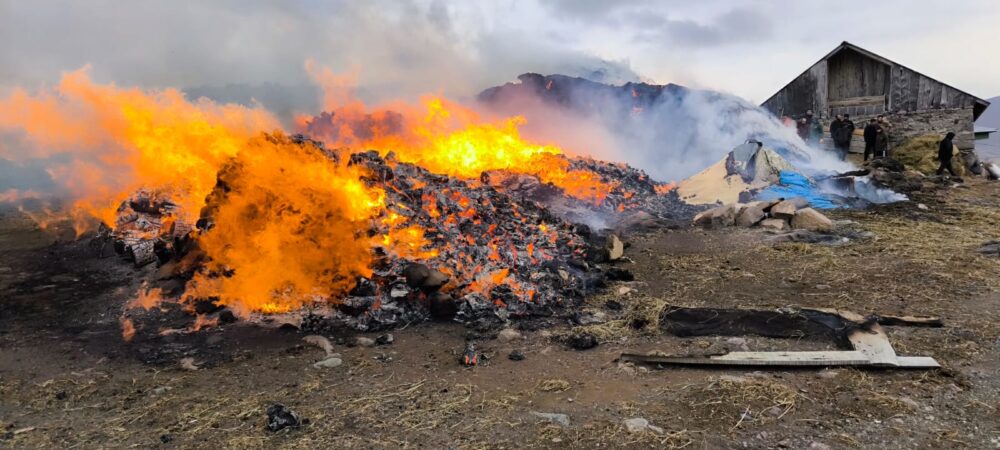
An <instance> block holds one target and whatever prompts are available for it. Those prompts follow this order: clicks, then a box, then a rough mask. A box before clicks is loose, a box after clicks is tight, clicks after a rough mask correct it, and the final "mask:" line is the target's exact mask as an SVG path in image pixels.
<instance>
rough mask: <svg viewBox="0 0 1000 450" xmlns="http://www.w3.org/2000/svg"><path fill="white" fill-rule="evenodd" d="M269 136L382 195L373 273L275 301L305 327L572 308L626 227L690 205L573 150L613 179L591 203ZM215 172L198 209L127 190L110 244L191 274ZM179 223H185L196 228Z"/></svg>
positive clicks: (495, 319)
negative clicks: (193, 217) (348, 170)
mask: <svg viewBox="0 0 1000 450" xmlns="http://www.w3.org/2000/svg"><path fill="white" fill-rule="evenodd" d="M274 139H286V140H289V141H290V142H293V143H295V144H296V145H302V146H308V147H309V148H315V149H316V150H317V151H320V152H322V153H323V155H325V157H327V158H329V159H331V160H333V161H334V162H340V163H343V162H344V161H346V162H347V164H348V165H351V166H360V167H362V168H364V169H365V170H363V171H361V172H362V173H364V174H365V175H363V177H362V181H363V182H364V183H365V184H366V185H367V186H369V187H371V188H377V189H380V190H382V191H384V192H385V199H384V207H382V208H381V209H380V210H379V212H378V214H377V215H376V216H375V217H372V218H371V223H370V227H369V228H368V231H367V236H366V238H368V239H369V240H370V242H371V245H370V251H371V254H372V261H373V262H372V264H371V267H370V269H371V272H370V276H362V277H357V279H356V280H353V281H352V284H353V287H352V288H351V289H349V290H348V291H347V292H343V293H341V294H340V295H336V296H335V298H333V297H331V298H324V299H321V300H318V301H312V302H310V303H308V304H307V306H305V307H303V308H301V309H300V310H297V311H293V312H291V313H285V314H286V317H294V318H296V320H298V321H299V323H300V326H301V327H302V328H303V329H310V330H317V331H324V330H332V329H337V328H345V327H346V328H352V329H358V330H377V329H385V328H391V327H395V326H400V325H403V324H407V323H412V322H419V321H425V320H430V319H444V320H449V319H454V320H457V321H459V322H462V323H465V324H467V325H470V326H473V327H476V328H493V327H497V326H500V325H502V324H504V323H505V322H507V321H508V320H514V319H523V318H529V317H535V318H539V317H549V316H554V315H560V314H562V313H566V314H572V312H573V310H574V307H576V306H578V305H579V304H580V303H581V301H582V300H583V298H584V297H585V296H587V295H589V294H591V293H593V292H595V291H596V290H597V289H600V288H601V287H603V286H604V285H605V283H606V282H607V281H609V280H616V279H630V277H631V274H630V273H628V271H627V270H625V269H624V268H623V267H622V266H620V265H615V263H616V262H617V261H620V260H621V259H622V258H623V249H624V244H623V242H622V241H621V239H620V238H619V236H620V235H621V234H622V233H623V232H628V231H629V230H631V229H634V228H635V227H636V226H641V225H644V224H649V223H662V222H664V221H668V222H678V223H679V222H682V221H687V220H690V217H691V216H692V215H693V214H694V213H695V212H696V211H697V210H698V208H697V207H691V206H689V205H686V204H685V203H683V202H682V201H680V200H679V198H677V196H676V194H675V193H674V192H673V191H672V190H671V189H670V186H667V185H664V184H662V183H658V182H655V181H653V180H651V179H650V178H649V177H648V176H647V175H646V174H645V173H643V172H642V171H639V170H636V169H634V168H631V167H628V166H626V165H623V164H611V163H604V162H599V161H593V160H585V159H573V160H571V165H572V167H573V168H574V169H576V168H580V169H586V170H587V171H589V172H591V173H593V174H594V176H595V177H597V178H599V179H600V180H602V181H604V182H605V183H608V184H610V185H612V186H613V188H612V190H611V192H610V193H608V195H607V196H606V198H604V199H603V201H601V202H599V203H595V202H594V201H592V200H585V199H578V198H574V197H571V196H567V195H563V194H562V193H561V190H560V189H559V188H557V187H555V186H553V185H550V184H545V183H542V182H540V181H539V180H538V179H537V178H535V177H532V176H530V175H523V174H515V173H512V172H507V171H491V172H484V173H483V174H482V176H481V177H480V178H479V179H474V180H467V179H461V178H457V177H449V176H445V175H439V174H435V173H431V172H429V171H428V170H426V169H424V168H422V167H420V166H417V165H414V164H409V163H404V162H401V161H399V160H398V159H397V158H396V157H395V156H394V154H393V153H391V152H390V153H387V154H380V153H379V152H377V151H367V152H359V153H353V154H350V155H348V154H346V152H340V151H331V150H327V149H324V148H323V146H322V144H320V143H318V142H315V141H311V140H309V139H307V138H304V137H301V136H295V137H292V138H288V137H283V136H276V137H274ZM340 158H346V160H341V159H340ZM224 171H225V169H223V171H222V172H224ZM222 172H220V177H219V178H220V182H219V184H218V185H217V186H216V188H215V190H214V191H213V193H212V194H210V195H209V196H208V198H207V200H206V206H205V208H204V209H203V211H202V214H201V217H200V218H199V219H198V220H197V222H196V223H191V221H190V220H189V219H188V218H187V217H185V216H184V215H183V213H184V212H183V211H178V210H177V208H176V207H174V206H172V205H171V204H169V202H167V201H165V200H157V199H156V196H155V195H154V194H151V193H141V194H137V197H136V198H133V199H130V200H129V201H127V202H126V203H125V204H124V205H123V207H122V208H121V209H120V210H119V220H118V222H117V223H116V226H115V228H114V230H112V231H111V233H110V236H113V239H114V243H115V248H116V249H117V250H119V253H121V254H123V255H130V256H131V258H132V259H133V261H134V262H135V263H136V264H137V265H142V264H145V263H149V262H152V261H154V260H156V261H158V262H159V263H160V264H165V263H168V262H170V261H180V260H182V261H183V263H182V264H174V266H176V267H177V268H178V269H177V270H176V277H177V278H180V279H184V278H190V277H191V276H192V274H193V272H194V271H197V270H199V266H200V264H202V263H203V262H204V258H205V256H204V255H199V249H198V234H199V233H206V232H210V230H211V229H212V227H213V221H214V219H213V217H212V214H213V211H215V210H216V208H215V206H216V205H217V204H219V202H224V201H225V199H226V195H227V186H226V183H225V182H224V181H222V180H224V179H225V176H224V175H225V174H223V173H222ZM149 205H154V206H153V207H146V206H149ZM188 224H190V225H195V224H196V226H195V227H194V228H193V231H192V228H190V225H188ZM354 238H355V239H357V236H354ZM146 247H149V248H150V249H158V251H153V252H152V255H153V256H140V253H141V255H146V253H142V252H141V251H139V250H136V249H145V248H146ZM142 251H144V250H142ZM230 275H231V274H229V273H227V272H226V271H220V272H219V273H217V274H214V275H213V276H218V277H226V276H230ZM195 300H196V301H200V302H204V301H206V300H209V301H210V300H211V299H195ZM250 317H251V318H252V317H260V316H255V315H253V314H251V316H250Z"/></svg>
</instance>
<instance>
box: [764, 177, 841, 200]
mask: <svg viewBox="0 0 1000 450" xmlns="http://www.w3.org/2000/svg"><path fill="white" fill-rule="evenodd" d="M793 197H802V198H804V199H806V201H808V202H809V205H810V206H812V207H813V208H817V209H834V208H840V207H842V205H839V204H837V203H834V202H833V200H832V198H831V197H830V196H828V195H827V194H824V193H823V192H821V191H820V189H819V186H816V183H813V182H812V180H810V179H808V178H806V177H805V176H804V175H802V174H800V173H798V172H791V171H787V170H782V171H781V173H779V174H778V184H775V185H772V186H769V187H767V188H765V189H764V190H762V191H760V192H759V193H758V194H757V196H756V198H757V200H777V199H780V198H793Z"/></svg>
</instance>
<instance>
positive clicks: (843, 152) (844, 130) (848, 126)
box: [840, 114, 855, 161]
mask: <svg viewBox="0 0 1000 450" xmlns="http://www.w3.org/2000/svg"><path fill="white" fill-rule="evenodd" d="M854 128H855V126H854V121H852V120H851V115H850V114H844V124H843V125H841V126H840V132H841V138H842V140H841V141H840V159H842V160H845V161H846V160H847V155H848V154H849V153H851V141H852V140H854Z"/></svg>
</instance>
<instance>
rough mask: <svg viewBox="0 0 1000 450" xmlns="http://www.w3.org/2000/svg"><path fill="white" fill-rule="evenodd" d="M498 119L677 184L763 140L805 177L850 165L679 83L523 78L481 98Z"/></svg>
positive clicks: (742, 107) (769, 121)
mask: <svg viewBox="0 0 1000 450" xmlns="http://www.w3.org/2000/svg"><path fill="white" fill-rule="evenodd" d="M479 98H480V100H481V102H482V103H483V104H485V105H486V107H487V108H489V109H491V110H493V111H494V112H495V113H498V114H500V115H511V114H521V115H524V116H525V117H526V118H527V119H528V122H527V124H526V125H525V126H524V133H525V135H526V136H528V137H530V138H534V139H536V140H540V141H543V142H554V143H557V144H559V145H561V146H562V147H563V148H565V149H566V150H567V151H568V152H569V153H572V154H577V155H583V156H592V157H594V158H596V159H603V160H609V161H621V162H626V163H628V164H630V165H632V166H635V167H639V168H642V169H644V170H646V172H648V173H649V174H650V175H652V176H653V177H654V178H656V179H659V180H661V181H671V180H676V181H679V180H681V179H683V178H686V177H688V176H690V175H693V174H695V173H697V172H698V171H700V170H702V169H704V168H705V167H708V166H709V165H711V164H713V163H715V162H717V161H719V160H720V159H722V158H723V157H725V155H726V154H727V153H728V152H729V151H730V150H732V149H733V147H735V146H736V145H739V144H741V143H743V142H746V140H747V139H757V140H759V141H762V142H764V143H765V145H767V146H769V147H773V148H775V149H777V150H779V152H782V153H784V154H785V155H786V157H788V158H789V159H790V160H791V161H792V162H793V163H794V164H796V166H798V167H799V168H800V169H802V170H804V171H807V172H822V171H846V170H850V169H851V168H852V166H851V165H850V164H848V163H845V162H842V161H840V160H839V159H837V158H835V157H833V155H832V154H830V152H827V151H824V150H820V149H816V148H811V147H810V146H809V145H807V144H806V143H805V142H804V141H803V140H802V139H801V138H799V137H798V135H797V134H796V132H795V129H794V128H791V127H787V126H785V125H783V124H782V123H781V122H780V121H779V120H778V119H777V118H775V117H774V116H773V115H771V114H770V113H769V112H767V111H765V110H764V109H762V108H760V107H758V106H756V105H753V104H751V103H749V102H747V101H746V100H743V99H741V98H739V97H736V96H733V95H728V94H722V93H718V92H712V91H704V90H693V89H687V88H684V87H681V86H676V85H666V86H656V85H649V84H634V83H629V84H625V85H621V86H610V85H605V84H600V83H594V82H591V81H588V80H583V79H579V78H570V77H565V76H548V77H542V76H540V75H535V74H525V75H523V76H521V80H520V82H519V83H510V84H507V85H504V86H501V87H498V88H493V89H488V90H486V91H484V92H483V93H482V94H481V95H480V97H479Z"/></svg>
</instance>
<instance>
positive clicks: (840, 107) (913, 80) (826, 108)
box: [761, 42, 989, 121]
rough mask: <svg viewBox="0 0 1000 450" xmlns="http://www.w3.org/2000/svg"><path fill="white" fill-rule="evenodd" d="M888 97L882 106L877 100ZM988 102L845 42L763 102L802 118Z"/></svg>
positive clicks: (776, 111)
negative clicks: (810, 112) (807, 111)
mask: <svg viewBox="0 0 1000 450" xmlns="http://www.w3.org/2000/svg"><path fill="white" fill-rule="evenodd" d="M879 98H881V99H883V104H882V105H881V106H879V105H878V100H877V99H879ZM988 105H989V103H988V102H986V101H984V100H981V99H979V98H977V97H974V96H972V95H971V94H968V93H965V92H963V91H960V90H958V89H956V88H953V87H951V86H948V85H946V84H944V83H941V82H940V81H937V80H935V79H933V78H930V77H927V76H925V75H923V74H921V73H918V72H916V71H914V70H911V69H909V68H907V67H904V66H901V65H899V64H896V63H894V62H892V61H890V60H888V59H886V58H883V57H881V56H878V55H875V54H874V53H871V52H869V51H867V50H864V49H862V48H860V47H857V46H855V45H852V44H849V43H847V42H844V43H843V44H841V45H840V46H838V47H837V48H836V49H834V51H832V52H831V53H830V54H828V55H826V56H825V57H824V58H823V59H821V60H820V61H818V62H816V63H815V64H813V65H812V66H811V67H810V68H809V69H807V70H806V71H805V72H803V73H802V74H801V75H799V76H798V77H796V78H795V79H794V80H792V81H791V82H789V83H788V85H786V86H785V87H784V88H783V89H781V90H780V91H778V92H777V93H775V94H774V95H773V96H772V97H771V98H769V99H767V100H766V101H765V102H764V103H763V104H762V105H761V106H763V107H764V108H766V109H768V110H769V111H771V112H772V113H773V114H775V115H777V116H789V117H794V118H797V117H801V116H802V115H804V114H805V112H806V110H810V109H811V110H813V111H814V112H816V114H817V115H819V116H820V117H821V119H822V120H824V121H826V120H829V118H830V117H832V116H833V115H834V114H838V113H849V114H851V115H853V116H861V117H866V116H874V115H877V114H882V113H888V114H903V113H913V112H921V111H929V110H938V109H964V108H975V109H976V110H975V112H976V115H977V116H978V114H979V113H981V112H982V110H984V109H986V107H987V106H988Z"/></svg>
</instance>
